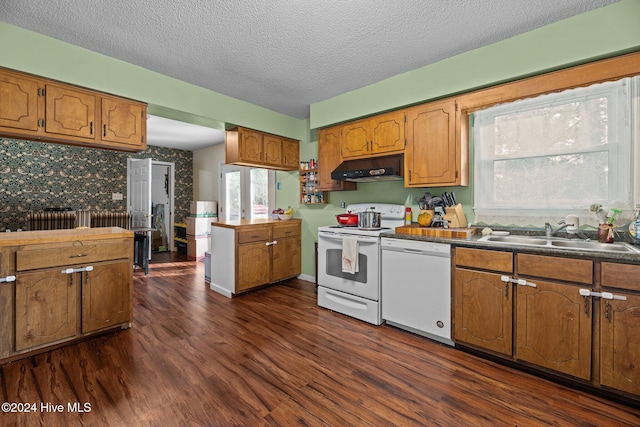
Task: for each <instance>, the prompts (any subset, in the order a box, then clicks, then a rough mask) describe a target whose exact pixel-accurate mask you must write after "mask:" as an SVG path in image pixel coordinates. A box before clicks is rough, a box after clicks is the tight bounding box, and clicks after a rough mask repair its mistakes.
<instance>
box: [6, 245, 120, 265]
mask: <svg viewBox="0 0 640 427" xmlns="http://www.w3.org/2000/svg"><path fill="white" fill-rule="evenodd" d="M130 245H131V242H130V241H129V240H128V239H121V240H112V241H107V242H102V243H99V244H82V245H77V244H76V243H69V244H67V246H52V247H48V248H44V249H42V248H41V249H30V248H26V249H24V250H20V251H17V252H16V271H25V270H35V269H39V268H48V267H56V266H60V267H62V266H68V265H70V264H75V263H79V262H82V263H85V264H86V263H92V262H97V261H107V260H112V259H119V258H124V257H126V254H127V252H128V251H129V249H130Z"/></svg>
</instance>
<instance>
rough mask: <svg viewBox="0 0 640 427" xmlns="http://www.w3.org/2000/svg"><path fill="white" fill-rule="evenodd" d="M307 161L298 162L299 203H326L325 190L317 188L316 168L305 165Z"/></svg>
mask: <svg viewBox="0 0 640 427" xmlns="http://www.w3.org/2000/svg"><path fill="white" fill-rule="evenodd" d="M307 164H308V162H302V163H301V164H300V166H303V165H304V166H303V167H301V169H300V170H299V173H300V203H301V204H303V205H320V204H326V203H327V192H326V191H320V190H318V168H317V165H316V164H315V162H314V166H316V167H314V168H309V167H308V166H307Z"/></svg>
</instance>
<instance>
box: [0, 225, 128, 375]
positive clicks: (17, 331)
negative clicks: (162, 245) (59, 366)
mask: <svg viewBox="0 0 640 427" xmlns="http://www.w3.org/2000/svg"><path fill="white" fill-rule="evenodd" d="M133 237H134V233H133V232H131V231H128V230H125V229H122V228H119V227H101V228H84V229H82V228H78V229H68V230H46V231H23V232H13V233H0V362H1V363H5V362H8V361H11V360H14V359H18V358H22V357H26V356H29V355H32V354H35V353H38V352H42V351H46V350H49V349H51V348H54V347H59V346H61V345H64V344H67V343H70V342H73V341H77V340H78V339H82V338H85V337H88V336H91V335H94V334H98V333H102V332H106V331H109V330H113V329H118V328H127V327H129V326H130V324H131V322H132V320H133V318H132V316H133V310H132V307H133Z"/></svg>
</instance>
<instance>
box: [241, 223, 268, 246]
mask: <svg viewBox="0 0 640 427" xmlns="http://www.w3.org/2000/svg"><path fill="white" fill-rule="evenodd" d="M269 236H271V229H270V227H268V226H264V227H261V228H250V229H242V230H239V231H238V244H242V243H251V242H260V241H262V240H269Z"/></svg>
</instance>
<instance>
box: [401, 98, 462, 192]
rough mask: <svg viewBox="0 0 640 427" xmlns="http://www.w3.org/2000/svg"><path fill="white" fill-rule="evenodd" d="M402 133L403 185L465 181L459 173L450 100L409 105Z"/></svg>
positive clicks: (454, 126)
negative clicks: (404, 129)
mask: <svg viewBox="0 0 640 427" xmlns="http://www.w3.org/2000/svg"><path fill="white" fill-rule="evenodd" d="M406 133H407V147H406V150H405V157H404V161H405V168H404V169H405V175H404V183H405V187H424V186H453V185H466V184H467V182H466V181H467V178H466V177H463V176H462V175H463V174H462V172H463V171H462V169H463V168H462V167H461V161H462V150H461V147H458V145H459V144H458V143H457V141H456V103H455V100H454V99H451V100H446V101H438V102H432V103H428V104H424V105H420V106H418V107H413V108H410V109H409V110H408V111H407V125H406ZM465 157H466V156H465ZM464 161H465V162H468V159H465V160H464Z"/></svg>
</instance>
